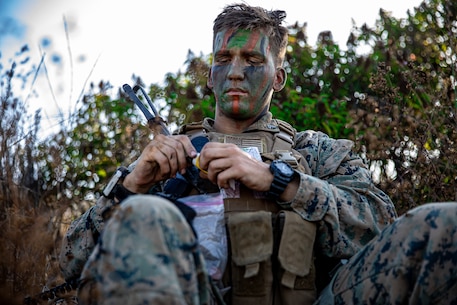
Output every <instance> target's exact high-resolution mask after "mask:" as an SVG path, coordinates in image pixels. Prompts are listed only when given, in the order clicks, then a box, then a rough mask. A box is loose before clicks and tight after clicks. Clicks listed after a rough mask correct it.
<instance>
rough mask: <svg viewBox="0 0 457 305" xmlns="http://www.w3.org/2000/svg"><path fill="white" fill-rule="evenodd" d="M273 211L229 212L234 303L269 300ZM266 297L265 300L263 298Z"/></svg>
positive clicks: (271, 280)
mask: <svg viewBox="0 0 457 305" xmlns="http://www.w3.org/2000/svg"><path fill="white" fill-rule="evenodd" d="M271 217H272V216H271V212H267V211H255V212H234V213H230V214H229V215H228V216H227V227H228V231H229V235H230V243H231V270H232V272H231V282H232V286H233V294H232V302H233V304H256V305H257V304H259V300H260V303H262V304H269V302H263V301H262V300H264V299H265V298H266V299H270V293H271V287H272V283H273V276H272V272H271V255H272V253H273V226H272V223H271ZM264 301H265V300H264Z"/></svg>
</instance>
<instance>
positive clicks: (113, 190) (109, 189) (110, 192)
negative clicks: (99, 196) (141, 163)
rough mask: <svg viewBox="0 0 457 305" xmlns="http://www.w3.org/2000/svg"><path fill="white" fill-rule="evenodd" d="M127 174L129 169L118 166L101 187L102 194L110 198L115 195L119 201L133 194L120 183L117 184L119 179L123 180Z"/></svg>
mask: <svg viewBox="0 0 457 305" xmlns="http://www.w3.org/2000/svg"><path fill="white" fill-rule="evenodd" d="M128 174H130V171H129V170H128V169H127V168H126V167H123V166H121V167H119V168H118V169H117V170H116V172H115V173H114V175H113V177H112V178H111V179H110V181H109V182H108V184H107V185H106V186H105V188H104V189H103V192H102V193H103V196H105V197H107V198H110V199H113V198H114V197H116V198H117V199H118V200H119V201H122V200H123V199H125V198H126V197H128V196H129V195H133V194H134V193H132V192H130V191H129V190H127V189H126V188H125V187H123V186H122V184H119V181H122V180H124V178H125V177H126V176H127V175H128Z"/></svg>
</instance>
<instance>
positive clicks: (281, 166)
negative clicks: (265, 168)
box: [275, 161, 294, 176]
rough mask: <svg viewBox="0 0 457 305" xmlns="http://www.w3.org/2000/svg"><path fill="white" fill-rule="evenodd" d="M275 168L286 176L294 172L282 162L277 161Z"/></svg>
mask: <svg viewBox="0 0 457 305" xmlns="http://www.w3.org/2000/svg"><path fill="white" fill-rule="evenodd" d="M275 163H276V168H277V169H278V170H279V171H280V172H281V173H283V174H284V175H286V176H290V175H292V174H293V173H294V170H293V169H292V168H291V167H290V165H289V164H287V163H286V162H284V161H277V162H275Z"/></svg>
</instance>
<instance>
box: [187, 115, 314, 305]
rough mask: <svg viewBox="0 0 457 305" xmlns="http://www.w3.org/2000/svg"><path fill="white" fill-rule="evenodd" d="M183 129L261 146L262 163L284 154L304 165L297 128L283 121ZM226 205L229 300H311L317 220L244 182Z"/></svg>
mask: <svg viewBox="0 0 457 305" xmlns="http://www.w3.org/2000/svg"><path fill="white" fill-rule="evenodd" d="M180 133H184V134H187V135H188V136H189V137H190V138H191V139H192V138H194V137H197V136H206V137H208V139H209V141H212V142H222V143H233V144H236V145H237V146H238V147H240V148H248V147H257V149H258V151H259V152H260V155H261V157H262V160H263V161H264V162H268V163H269V162H271V161H273V160H275V159H282V160H284V161H286V162H288V163H289V164H290V165H291V166H292V167H293V168H295V169H297V170H299V171H301V172H304V168H306V166H305V164H304V160H303V156H302V155H301V154H299V153H298V152H297V151H295V150H294V149H293V146H294V144H295V133H296V131H295V129H294V128H293V127H292V126H290V125H289V124H288V123H286V122H284V121H281V120H272V121H271V122H270V124H267V125H266V126H265V127H264V128H259V129H256V130H250V131H249V132H246V133H243V134H236V135H227V134H220V133H217V132H212V131H206V130H205V129H204V128H203V125H202V124H201V123H194V124H191V125H186V126H185V127H184V128H182V129H181V131H180ZM224 207H225V216H226V225H227V236H228V241H229V256H230V257H229V260H228V261H229V263H228V264H227V268H226V271H225V274H224V277H223V285H224V287H231V289H229V292H228V293H227V294H226V295H225V296H224V299H225V300H226V302H227V304H232V305H238V304H243V305H251V304H252V305H260V304H262V305H264V304H266V305H270V304H271V305H273V304H274V305H289V304H312V303H313V301H314V300H315V299H316V286H315V279H316V272H315V265H314V254H313V246H314V240H315V236H316V225H315V224H314V223H311V222H308V221H306V220H304V219H303V218H301V217H300V216H299V215H298V214H297V213H295V212H293V211H291V210H283V209H281V208H280V206H279V205H278V204H277V203H276V202H273V201H271V200H269V199H268V198H265V196H263V197H262V196H261V194H260V195H259V194H258V193H256V192H253V191H252V190H249V189H247V188H246V187H244V186H243V185H240V196H239V198H225V199H224Z"/></svg>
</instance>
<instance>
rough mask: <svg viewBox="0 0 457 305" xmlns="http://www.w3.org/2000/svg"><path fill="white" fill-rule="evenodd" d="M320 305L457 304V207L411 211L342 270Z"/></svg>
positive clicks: (435, 205) (433, 206) (431, 206)
mask: <svg viewBox="0 0 457 305" xmlns="http://www.w3.org/2000/svg"><path fill="white" fill-rule="evenodd" d="M315 304H321V305H324V304H354V305H357V304H383V305H385V304H442V305H448V304H457V203H455V202H449V203H433V204H426V205H423V206H420V207H418V208H415V209H413V210H411V211H409V212H407V213H406V214H405V215H403V216H402V217H400V218H399V219H398V220H397V221H396V222H394V223H393V224H392V225H390V226H389V227H387V228H386V229H384V230H383V232H382V233H381V235H380V236H379V237H378V238H376V239H375V240H373V241H372V242H370V243H369V244H368V245H367V246H366V247H364V248H363V249H362V250H361V251H360V252H359V253H357V254H356V255H355V256H354V257H352V258H351V259H350V260H349V262H348V263H347V264H346V265H344V266H342V267H341V268H340V270H338V272H337V274H336V275H335V277H334V278H333V280H332V283H331V284H330V285H329V286H328V287H327V288H326V289H325V290H324V291H323V292H322V294H321V297H320V298H319V299H318V301H317V302H316V303H315Z"/></svg>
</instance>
